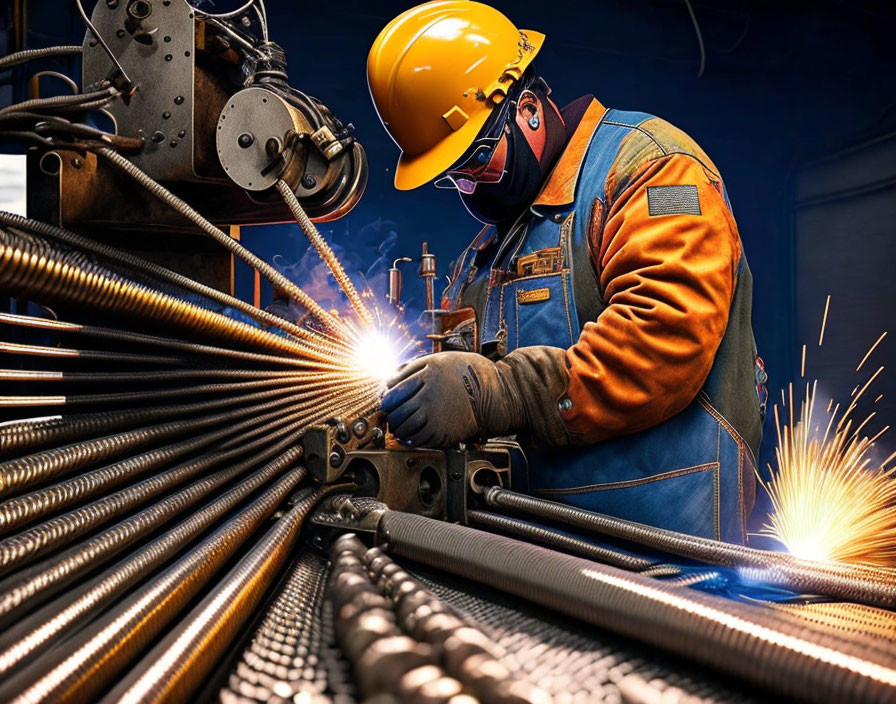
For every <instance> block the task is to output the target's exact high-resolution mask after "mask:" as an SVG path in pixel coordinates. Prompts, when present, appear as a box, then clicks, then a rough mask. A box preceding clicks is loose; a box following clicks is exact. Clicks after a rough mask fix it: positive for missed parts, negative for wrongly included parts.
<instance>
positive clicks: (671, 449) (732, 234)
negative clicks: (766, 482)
mask: <svg viewBox="0 0 896 704" xmlns="http://www.w3.org/2000/svg"><path fill="white" fill-rule="evenodd" d="M751 298H752V277H751V274H750V270H749V267H748V266H747V263H746V260H745V258H744V256H743V252H742V246H741V242H740V237H739V235H738V232H737V225H736V223H735V221H734V217H733V215H732V212H731V208H730V205H729V203H728V198H727V194H726V192H725V188H724V185H723V183H722V180H721V178H720V176H719V174H718V170H717V169H716V168H715V166H714V165H713V163H712V162H711V161H710V160H709V158H708V157H707V156H706V155H705V154H704V153H703V151H702V150H701V149H700V148H699V147H698V146H697V144H696V143H694V142H693V140H691V139H690V138H689V137H688V136H687V135H686V134H684V133H683V132H681V131H680V130H678V129H676V128H675V127H673V126H672V125H670V124H668V123H667V122H665V121H663V120H661V119H659V118H656V117H653V116H651V115H647V114H644V113H633V112H623V111H618V110H606V109H605V108H604V107H603V106H602V105H601V104H600V103H599V102H598V101H596V100H594V101H592V103H591V105H590V106H589V107H588V109H587V111H586V112H585V115H584V117H583V118H582V120H581V122H580V123H579V126H578V128H577V129H576V131H575V133H574V134H573V136H572V138H571V140H570V142H569V144H568V145H567V147H566V150H565V151H564V153H563V154H562V155H561V157H560V160H559V161H558V164H557V165H556V166H555V168H554V170H553V172H552V173H551V176H550V178H549V180H548V182H547V183H546V185H545V187H544V188H543V190H542V192H541V194H540V195H539V197H538V198H537V199H536V201H535V203H534V204H533V206H532V207H531V209H530V210H529V211H528V212H527V213H526V214H525V215H524V216H523V218H522V219H521V221H520V222H519V223H517V224H516V226H514V227H513V228H511V230H510V231H509V232H508V233H507V234H506V235H505V236H504V237H503V238H502V239H501V240H500V241H498V240H497V239H496V238H495V236H494V232H493V229H492V228H486V229H485V230H483V231H482V232H481V233H480V235H479V236H478V237H477V238H476V240H474V242H473V243H472V244H471V245H470V247H468V248H467V250H466V251H465V252H464V253H463V254H462V256H461V257H460V258H459V260H458V262H457V263H456V265H455V268H454V274H453V277H452V281H451V283H450V284H449V286H448V288H447V289H446V291H445V294H444V300H443V307H447V308H449V309H452V310H457V309H459V308H463V307H468V306H469V307H472V308H473V309H474V310H475V311H476V318H477V321H478V335H479V342H480V350H481V351H482V352H483V353H484V354H491V353H494V354H497V355H503V354H506V353H507V352H509V351H511V350H513V349H516V348H518V347H525V346H530V345H550V346H554V347H562V348H566V349H567V353H566V358H567V365H568V367H569V386H568V389H567V393H566V396H565V397H564V398H563V400H562V401H561V405H560V409H561V416H562V418H563V421H564V423H565V424H566V429H567V431H568V434H569V437H570V439H571V445H570V446H568V447H563V448H550V449H549V450H547V449H545V450H538V449H533V450H527V455H528V458H529V462H528V472H527V474H523V475H521V476H515V477H514V482H515V486H516V488H518V489H522V490H524V491H529V492H532V493H535V494H540V495H543V496H546V497H549V498H553V499H555V500H559V501H564V502H567V503H570V504H574V505H577V506H581V507H584V508H588V509H591V510H595V511H599V512H602V513H607V514H611V515H615V516H619V517H622V518H627V519H630V520H635V521H639V522H642V523H646V524H650V525H655V526H659V527H663V528H668V529H671V530H678V531H682V532H686V533H691V534H694V535H701V536H706V537H712V538H716V539H722V540H727V541H731V542H743V541H744V540H745V523H746V518H747V516H748V514H749V511H750V509H751V508H752V504H753V501H754V498H755V473H754V468H755V465H756V460H755V455H756V452H757V450H758V446H759V441H760V438H761V419H760V412H759V400H758V396H757V393H756V367H755V363H756V346H755V342H754V340H753V332H752V327H751V322H750V309H751ZM520 484H522V486H520Z"/></svg>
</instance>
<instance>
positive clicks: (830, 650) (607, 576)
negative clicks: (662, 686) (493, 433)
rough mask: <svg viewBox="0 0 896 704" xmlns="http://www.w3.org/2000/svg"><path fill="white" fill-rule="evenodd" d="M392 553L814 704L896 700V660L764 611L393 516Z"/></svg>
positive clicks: (388, 533)
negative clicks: (807, 699)
mask: <svg viewBox="0 0 896 704" xmlns="http://www.w3.org/2000/svg"><path fill="white" fill-rule="evenodd" d="M379 533H380V535H381V536H382V537H383V538H384V539H385V540H386V541H387V547H388V551H389V552H392V553H394V554H396V555H399V556H402V557H406V558H409V559H412V560H416V561H418V562H422V563H424V564H426V565H430V566H432V567H435V568H437V569H441V570H445V571H447V572H450V573H452V574H457V575H460V576H462V577H466V578H468V579H472V580H475V581H477V582H480V583H484V584H488V585H489V586H492V587H494V588H497V589H499V590H501V591H504V592H508V593H511V594H515V595H517V596H520V597H522V598H524V599H527V600H529V601H532V602H534V603H536V604H540V605H542V606H545V607H547V608H550V609H553V610H556V611H559V612H561V613H565V614H567V615H569V616H572V617H573V618H575V619H578V620H581V621H584V622H586V623H590V624H592V625H594V626H597V627H599V628H606V629H609V630H611V631H614V632H617V633H621V634H623V635H625V636H628V637H632V638H636V639H638V640H641V641H644V642H647V643H649V644H651V645H654V646H657V647H660V648H663V649H665V650H669V651H672V652H675V653H676V654H679V655H682V656H684V657H686V658H689V659H692V660H696V661H697V662H700V663H702V664H705V665H709V666H712V667H716V668H720V669H722V670H723V671H725V672H727V673H730V674H733V675H737V676H738V677H741V678H743V679H746V680H748V681H750V682H754V683H756V684H759V685H761V686H764V687H767V688H770V689H772V690H773V691H775V692H778V693H780V694H784V695H786V696H788V697H794V698H799V699H806V698H811V700H812V701H815V702H832V703H834V702H836V703H839V702H844V701H864V702H875V703H879V704H883V703H884V702H892V701H894V698H896V655H894V653H886V654H885V653H883V652H880V651H876V652H865V648H864V647H863V645H862V644H861V643H857V642H855V641H854V640H850V639H848V638H842V637H837V636H833V635H831V634H829V633H826V632H823V631H820V630H819V629H817V628H813V627H811V626H809V625H804V626H797V625H796V624H793V623H782V622H780V620H778V619H777V618H776V615H775V614H770V613H769V612H767V611H765V610H764V609H762V608H761V607H756V606H752V605H748V604H744V603H739V602H735V601H731V600H729V599H725V598H723V597H718V596H714V595H711V594H705V593H701V592H696V591H694V590H691V589H687V588H682V587H675V586H671V585H668V584H663V583H662V582H658V581H657V580H655V579H651V578H649V577H644V576H642V575H639V574H636V573H630V572H626V571H624V570H621V569H618V568H616V567H611V566H609V565H600V564H598V563H595V562H592V561H589V560H584V559H582V558H578V557H573V556H569V555H563V554H561V553H557V552H554V551H552V550H549V549H547V548H542V547H538V546H535V545H530V544H527V543H524V542H520V541H517V540H513V539H511V538H506V537H504V536H499V535H495V534H492V533H484V532H482V531H478V530H476V529H473V528H468V527H466V526H460V525H455V524H449V523H445V522H442V521H436V520H432V519H428V518H424V517H422V516H415V515H411V514H406V513H399V512H397V511H388V512H386V513H385V515H384V516H383V517H382V520H381V522H380V530H379Z"/></svg>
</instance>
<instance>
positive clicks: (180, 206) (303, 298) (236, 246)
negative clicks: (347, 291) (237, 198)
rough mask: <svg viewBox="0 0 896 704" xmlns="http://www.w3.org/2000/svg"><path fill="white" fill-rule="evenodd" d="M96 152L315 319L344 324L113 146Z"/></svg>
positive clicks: (337, 326)
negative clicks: (254, 270) (284, 293)
mask: <svg viewBox="0 0 896 704" xmlns="http://www.w3.org/2000/svg"><path fill="white" fill-rule="evenodd" d="M97 154H99V155H100V156H102V157H104V158H105V159H107V160H108V161H109V162H110V163H111V164H112V165H113V166H115V167H116V168H117V169H118V170H119V171H122V172H123V173H125V174H127V175H128V176H130V177H131V178H132V179H134V181H135V182H137V183H138V184H140V186H142V187H143V188H145V189H146V190H147V191H149V192H150V193H151V194H152V195H154V196H155V197H156V198H158V199H159V200H161V201H162V202H164V203H165V204H167V205H169V206H170V207H171V208H173V209H174V210H176V211H177V212H178V213H180V214H181V215H183V216H184V217H185V218H187V219H188V220H190V221H191V222H192V223H193V224H194V225H196V226H197V227H198V228H199V229H200V230H202V231H203V232H204V233H205V234H207V235H208V236H209V237H211V238H212V239H213V240H215V241H216V242H218V244H220V245H222V246H223V247H224V248H225V249H227V250H228V251H230V252H232V253H233V254H235V255H236V256H238V257H239V258H240V259H242V260H243V261H244V262H246V263H247V264H248V265H249V266H251V267H252V268H254V269H257V270H258V271H259V272H260V273H261V275H262V276H264V277H265V278H266V279H267V280H268V281H270V282H271V283H272V284H274V285H275V286H277V287H278V288H281V289H283V290H284V291H285V292H286V293H287V294H288V295H289V297H290V298H292V299H294V300H295V301H297V302H298V303H299V304H300V305H301V306H302V307H304V308H305V309H306V310H307V311H308V312H309V313H311V315H313V316H314V317H315V318H316V319H317V320H319V321H320V322H322V323H323V324H325V325H326V326H327V327H328V328H330V330H332V331H334V332H336V333H337V334H338V333H339V332H340V331H341V330H343V328H344V325H343V323H342V322H341V321H340V320H339V319H338V318H334V317H333V316H332V315H330V314H329V313H328V312H327V311H325V310H324V309H323V308H322V307H321V306H320V304H319V303H318V302H317V301H315V300H314V299H313V298H311V296H309V295H308V294H307V293H305V292H304V291H303V290H302V289H301V288H299V287H298V286H297V285H296V284H295V283H294V282H292V281H290V280H289V279H287V278H286V277H285V276H284V275H283V274H281V273H280V272H279V271H277V270H276V269H275V268H274V267H272V266H271V265H270V264H268V263H267V262H266V261H264V260H263V259H259V258H258V257H257V256H255V255H254V254H252V252H250V251H249V250H248V249H246V248H245V247H243V246H242V245H241V244H240V243H239V242H237V241H236V240H235V239H233V238H232V237H230V236H229V235H228V234H227V233H226V232H224V231H223V230H221V229H220V228H217V227H215V226H214V225H212V223H210V222H209V221H208V220H206V219H205V218H204V217H202V215H200V214H199V213H198V212H196V211H195V210H194V209H193V208H191V207H190V206H189V205H188V204H187V203H185V202H184V201H183V200H181V199H180V198H178V197H177V196H176V195H174V194H173V193H172V192H171V191H169V190H168V189H166V188H165V187H164V186H162V185H161V184H159V183H157V182H156V181H154V180H153V179H151V178H150V177H149V176H147V175H146V174H145V173H144V172H143V171H141V170H140V169H139V168H137V167H136V166H134V164H132V163H131V162H130V161H128V160H127V159H126V158H125V157H123V156H122V155H121V154H119V153H118V152H116V151H115V150H113V149H109V148H105V147H101V148H100V149H98V150H97Z"/></svg>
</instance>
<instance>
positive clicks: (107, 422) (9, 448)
mask: <svg viewBox="0 0 896 704" xmlns="http://www.w3.org/2000/svg"><path fill="white" fill-rule="evenodd" d="M301 380H302V381H303V382H305V383H304V384H303V388H306V389H309V388H319V386H318V384H325V383H329V384H331V385H332V386H333V387H339V388H348V386H346V385H345V384H350V383H353V382H340V383H334V377H333V376H332V375H331V374H330V373H329V372H324V373H308V374H307V375H306V376H303V377H301ZM295 381H296V377H293V376H286V377H284V378H283V385H282V386H281V387H278V388H281V389H282V390H283V391H284V393H285V392H286V391H289V390H291V389H292V390H293V392H296V389H295V387H296V383H295ZM356 386H359V384H356ZM256 393H257V392H256ZM249 396H251V397H252V398H256V396H254V395H249V394H241V395H238V396H233V397H227V398H222V399H214V400H209V401H202V402H200V403H193V404H176V405H171V406H154V407H151V408H141V409H139V410H132V411H129V410H121V411H114V412H112V411H102V412H96V413H82V414H71V415H65V416H59V417H55V418H49V419H47V418H42V419H26V420H21V421H11V422H8V423H5V424H4V425H3V426H2V427H3V432H2V433H0V453H2V454H0V457H3V456H10V455H12V454H13V453H14V452H15V453H18V454H21V453H24V452H33V451H35V450H39V449H41V448H44V447H50V446H59V445H62V444H65V443H67V442H72V441H73V440H83V439H87V438H96V437H97V436H99V435H109V434H111V433H113V432H116V431H119V430H124V429H127V428H133V427H134V426H137V425H145V424H148V423H153V422H158V421H162V420H171V419H172V418H180V417H183V416H189V415H199V414H207V413H208V412H210V411H213V410H217V409H221V408H226V407H228V406H234V405H237V404H239V403H241V402H243V401H245V400H246V398H248V397H249ZM268 397H269V396H264V398H268ZM258 398H261V397H258ZM3 466H4V465H3V464H0V468H2V467H3Z"/></svg>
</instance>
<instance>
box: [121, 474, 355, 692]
mask: <svg viewBox="0 0 896 704" xmlns="http://www.w3.org/2000/svg"><path fill="white" fill-rule="evenodd" d="M345 489H346V486H345V485H342V486H330V487H324V488H322V489H318V490H315V491H309V492H308V493H307V494H305V495H304V496H303V497H302V498H301V499H300V500H299V501H298V502H297V503H296V505H295V506H293V507H292V508H291V509H290V510H289V511H288V512H287V513H286V514H285V515H284V516H283V517H282V518H280V519H279V520H278V521H277V522H276V523H275V524H274V526H273V527H272V528H271V529H270V530H269V531H268V532H267V533H266V534H265V536H264V537H263V538H262V539H261V540H259V541H258V543H257V544H256V545H255V546H254V547H253V548H252V550H251V552H249V554H248V555H246V557H244V558H243V559H242V560H240V562H239V563H238V564H237V565H236V567H234V568H233V570H231V572H230V573H229V574H228V575H226V576H225V577H224V578H223V579H222V580H221V581H220V582H219V583H218V584H217V585H216V586H215V588H214V589H212V591H211V592H210V593H209V594H208V595H207V596H206V597H205V598H204V599H203V600H202V602H200V604H199V605H198V606H196V608H194V609H193V610H192V611H191V612H190V613H189V614H188V615H187V616H186V617H185V618H183V619H181V620H180V621H179V622H178V624H177V625H176V626H175V627H174V628H173V629H172V630H171V631H170V632H169V633H168V634H167V635H166V636H165V638H164V639H163V640H162V641H161V642H160V643H159V644H158V645H157V646H156V647H154V648H153V649H152V650H151V651H150V652H149V653H147V655H146V656H145V657H144V658H143V659H142V660H141V661H140V662H139V663H138V664H137V666H136V667H135V668H134V669H133V670H131V672H130V673H129V674H128V675H127V676H126V677H125V678H124V679H123V680H122V681H121V682H120V683H119V684H118V685H116V687H115V688H114V689H113V690H112V691H111V692H110V693H109V694H108V695H107V696H106V697H105V698H104V699H103V701H104V702H114V701H118V702H122V704H123V703H124V702H141V703H147V704H148V703H150V702H152V703H160V702H183V701H187V700H188V698H189V696H190V694H191V693H192V692H193V691H194V690H195V689H196V688H197V687H198V686H199V685H200V684H201V682H202V680H203V678H204V677H205V676H206V675H207V674H208V672H209V670H210V669H211V667H212V666H213V665H214V664H215V662H216V661H217V660H218V658H219V657H220V656H221V655H222V654H223V652H224V651H225V649H226V648H228V647H229V646H230V644H231V642H232V640H233V638H234V637H235V636H236V634H237V633H238V631H239V629H240V627H241V626H242V625H243V624H244V623H245V622H246V620H247V619H248V618H249V616H250V615H251V612H252V610H253V609H254V608H255V606H256V605H257V604H258V602H259V600H260V599H261V597H262V596H263V595H264V593H265V591H266V590H267V589H268V587H270V585H271V583H272V582H273V579H274V576H275V575H276V574H277V572H278V571H279V569H280V567H281V566H282V565H283V562H284V560H285V559H286V556H287V555H288V554H289V553H290V552H291V551H292V548H293V546H294V544H295V541H296V538H297V537H298V534H299V530H300V529H301V527H302V522H303V521H304V520H305V517H306V516H307V515H308V513H309V511H311V509H312V508H314V506H315V505H316V504H317V502H318V501H319V500H320V499H321V498H322V497H324V496H326V495H327V494H329V493H332V492H334V491H339V490H345Z"/></svg>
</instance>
